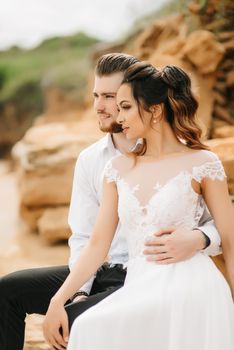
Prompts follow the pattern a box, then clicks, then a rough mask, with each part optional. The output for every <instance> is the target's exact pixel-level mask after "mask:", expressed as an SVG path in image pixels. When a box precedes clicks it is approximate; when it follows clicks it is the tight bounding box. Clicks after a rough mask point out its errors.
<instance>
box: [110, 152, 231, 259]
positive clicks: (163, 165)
mask: <svg viewBox="0 0 234 350" xmlns="http://www.w3.org/2000/svg"><path fill="white" fill-rule="evenodd" d="M142 159H143V158H142ZM104 176H105V177H106V179H107V181H108V182H113V181H114V182H115V183H116V186H117V190H118V196H119V202H118V214H119V219H120V223H121V226H122V231H123V232H124V235H125V238H126V240H127V243H128V249H129V258H130V259H131V258H134V257H136V256H141V255H142V254H143V253H142V251H143V246H144V241H145V238H146V237H148V236H150V235H152V234H153V233H154V232H156V231H157V230H159V229H160V228H165V227H168V226H174V227H186V228H188V229H192V228H194V227H197V226H198V223H199V220H200V218H201V216H202V214H203V212H204V210H205V202H204V200H203V197H202V196H201V195H199V194H198V193H196V192H195V190H194V189H193V186H192V183H193V181H195V182H199V183H201V182H202V180H203V179H205V178H209V179H212V180H220V181H222V180H223V179H224V178H225V172H224V169H223V166H222V163H221V162H220V160H219V159H218V157H217V156H216V155H215V154H214V153H212V152H209V151H204V150H201V151H194V152H189V153H187V152H186V153H185V154H183V155H182V156H180V157H175V158H170V159H162V160H159V161H156V162H147V161H146V162H140V163H136V164H135V165H134V164H133V161H132V159H130V158H128V157H125V156H117V157H115V158H113V159H111V160H110V161H109V162H108V163H107V165H106V167H105V169H104Z"/></svg>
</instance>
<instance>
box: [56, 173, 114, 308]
mask: <svg viewBox="0 0 234 350" xmlns="http://www.w3.org/2000/svg"><path fill="white" fill-rule="evenodd" d="M117 207H118V193H117V189H116V185H115V183H114V182H111V183H108V182H107V181H106V179H104V184H103V195H102V200H101V205H100V209H99V212H98V216H97V220H96V223H95V225H94V229H93V232H92V235H91V238H90V240H89V241H88V244H87V246H86V247H85V248H84V249H83V251H82V252H81V254H80V257H79V258H78V260H77V262H76V264H75V267H74V268H73V270H72V272H71V273H70V274H69V276H68V277H67V279H66V281H65V282H64V284H63V285H62V287H61V288H60V289H59V291H58V292H57V293H56V294H55V296H54V297H53V299H59V300H60V301H62V302H63V303H65V302H66V301H67V300H68V299H69V298H70V297H71V296H72V295H73V294H74V293H75V292H76V291H77V290H79V288H80V287H81V286H82V285H83V284H84V283H85V282H86V281H87V280H88V279H89V278H90V276H92V275H93V274H94V273H95V272H96V271H97V269H98V268H99V267H100V266H101V265H102V264H103V262H104V261H105V258H106V256H107V254H108V252H109V249H110V245H111V242H112V240H113V237H114V234H115V231H116V228H117V224H118V210H117ZM87 215H88V213H87Z"/></svg>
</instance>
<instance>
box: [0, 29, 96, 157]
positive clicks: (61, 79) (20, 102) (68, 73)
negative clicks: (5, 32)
mask: <svg viewBox="0 0 234 350" xmlns="http://www.w3.org/2000/svg"><path fill="white" fill-rule="evenodd" d="M97 42H98V40H97V39H95V38H92V37H89V36H87V35H86V34H83V33H78V34H76V35H73V36H69V37H54V38H50V39H47V40H45V41H43V42H42V43H41V44H40V45H39V46H38V47H36V48H34V49H32V50H22V49H20V48H17V47H12V48H11V49H9V50H7V51H1V52H0V130H1V131H0V144H1V145H0V156H1V154H3V153H4V152H5V151H6V150H7V149H8V147H10V146H11V145H12V144H14V143H15V142H16V141H17V140H18V139H20V138H21V137H22V135H23V134H24V132H25V130H27V129H28V128H29V127H30V126H31V125H32V123H33V119H34V117H35V116H37V115H38V114H40V113H41V112H42V110H43V90H44V89H45V88H50V87H57V88H60V89H62V90H66V91H74V90H75V91H76V93H75V94H74V96H73V99H74V100H75V102H76V103H77V104H81V103H82V101H83V91H84V87H85V85H86V80H87V78H86V77H87V72H88V71H89V69H90V66H89V60H88V59H87V55H88V54H89V51H90V49H91V48H92V46H93V45H94V44H96V43H97Z"/></svg>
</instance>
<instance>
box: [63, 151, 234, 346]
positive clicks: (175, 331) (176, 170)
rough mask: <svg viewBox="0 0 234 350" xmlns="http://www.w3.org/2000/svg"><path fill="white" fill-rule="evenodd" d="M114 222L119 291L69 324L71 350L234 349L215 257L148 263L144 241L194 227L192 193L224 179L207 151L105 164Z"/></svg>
mask: <svg viewBox="0 0 234 350" xmlns="http://www.w3.org/2000/svg"><path fill="white" fill-rule="evenodd" d="M104 174H105V176H106V178H107V180H108V181H109V182H111V181H115V183H116V185H117V189H118V194H119V205H118V212H119V219H120V222H121V225H122V229H123V232H124V234H125V237H126V240H127V242H128V248H129V262H128V265H127V267H128V272H127V277H126V282H125V285H124V287H122V288H121V289H119V290H118V291H117V292H115V293H114V294H112V295H110V296H109V297H107V298H106V299H105V300H103V301H102V302H100V303H99V304H97V305H96V306H94V307H92V308H90V309H89V310H88V311H86V312H85V313H83V314H82V315H81V316H80V317H78V318H77V320H76V321H75V322H74V325H73V327H72V330H71V334H70V339H69V345H68V349H69V350H94V349H97V350H233V349H234V308H233V301H232V297H231V292H230V288H229V286H228V284H227V282H226V280H225V279H224V277H223V275H222V274H221V273H220V272H219V270H218V269H217V268H216V266H215V265H214V263H213V262H212V260H211V259H210V258H209V257H208V256H206V255H205V254H203V253H202V252H198V253H197V254H196V255H195V256H193V257H192V258H190V259H188V260H186V261H183V262H179V263H174V264H168V265H159V264H156V263H153V262H148V261H147V260H146V258H145V255H143V253H142V251H143V249H144V240H145V239H146V237H148V236H150V235H151V234H152V233H154V232H155V231H157V230H159V229H160V228H165V227H168V226H175V227H186V228H188V229H192V228H195V227H197V225H198V222H199V218H200V217H201V215H202V213H203V211H204V208H205V203H204V200H203V198H202V196H201V195H198V194H197V193H196V192H195V191H194V189H193V186H194V183H196V182H201V181H202V179H203V178H205V177H206V178H209V179H212V180H213V181H223V180H225V173H224V170H223V167H222V164H221V162H220V161H219V160H218V158H217V156H216V155H215V154H213V153H211V152H209V151H204V150H201V151H194V152H192V153H184V154H182V155H180V156H179V157H178V156H177V157H174V158H173V157H171V158H170V159H169V158H168V159H167V158H165V159H162V160H159V161H157V162H147V161H145V162H144V163H139V164H137V165H136V166H135V167H130V166H129V158H126V157H124V156H118V157H115V158H114V159H112V160H111V161H109V163H108V164H107V166H106V168H105V171H104Z"/></svg>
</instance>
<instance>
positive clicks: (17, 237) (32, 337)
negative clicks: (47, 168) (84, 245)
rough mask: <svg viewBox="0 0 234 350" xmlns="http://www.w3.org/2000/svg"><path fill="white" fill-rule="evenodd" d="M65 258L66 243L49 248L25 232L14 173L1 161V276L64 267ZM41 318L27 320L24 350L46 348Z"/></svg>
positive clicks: (32, 316)
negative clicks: (38, 268) (20, 215)
mask: <svg viewBox="0 0 234 350" xmlns="http://www.w3.org/2000/svg"><path fill="white" fill-rule="evenodd" d="M67 258H68V248H67V246H66V245H65V244H63V245H56V246H49V245H48V244H47V243H46V242H43V241H42V240H41V239H40V238H39V237H38V236H37V235H36V234H32V233H29V232H28V230H27V227H26V226H25V225H24V224H23V222H22V221H21V220H20V218H19V216H18V193H17V183H16V177H15V174H14V172H12V171H11V169H10V166H9V163H8V162H5V161H0V276H2V275H4V274H6V273H9V272H12V271H16V270H19V269H24V268H33V267H41V266H52V265H61V264H66V263H67ZM42 319H43V316H38V315H31V316H28V317H27V319H26V324H27V326H26V339H25V348H24V350H46V349H48V346H47V345H46V344H45V343H44V340H43V335H42V331H41V322H42ZM12 350H13V349H12Z"/></svg>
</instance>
